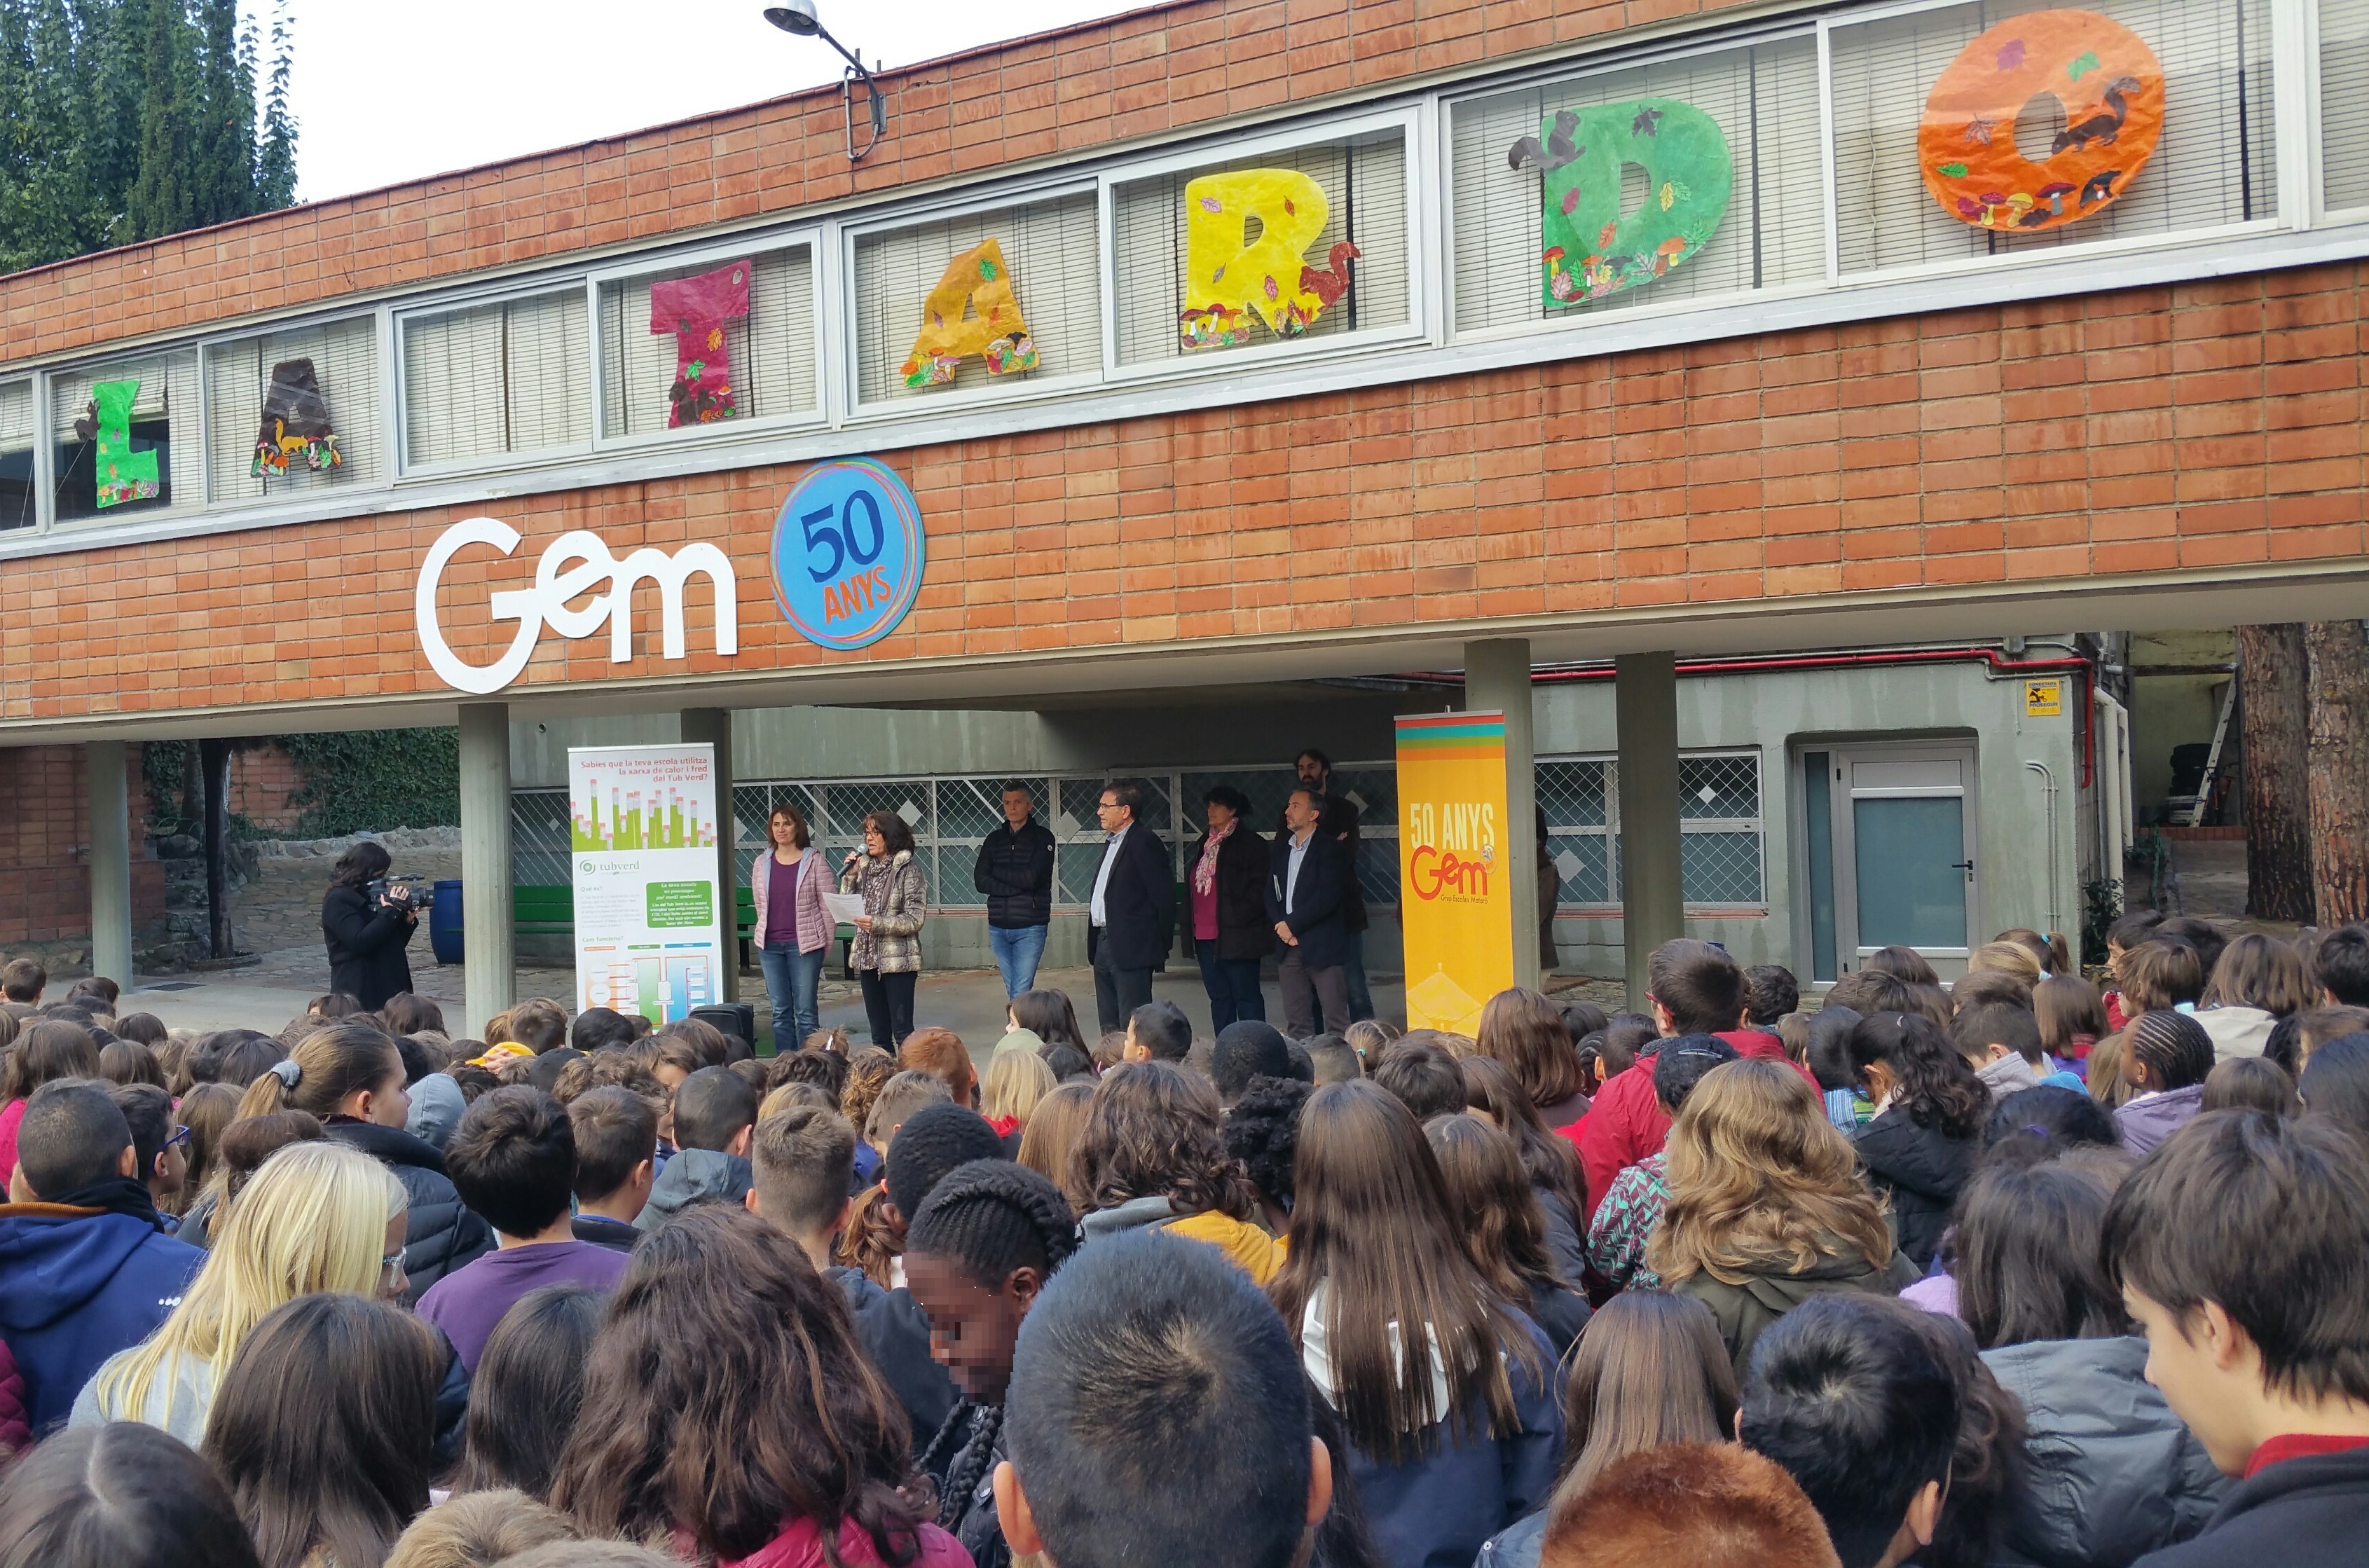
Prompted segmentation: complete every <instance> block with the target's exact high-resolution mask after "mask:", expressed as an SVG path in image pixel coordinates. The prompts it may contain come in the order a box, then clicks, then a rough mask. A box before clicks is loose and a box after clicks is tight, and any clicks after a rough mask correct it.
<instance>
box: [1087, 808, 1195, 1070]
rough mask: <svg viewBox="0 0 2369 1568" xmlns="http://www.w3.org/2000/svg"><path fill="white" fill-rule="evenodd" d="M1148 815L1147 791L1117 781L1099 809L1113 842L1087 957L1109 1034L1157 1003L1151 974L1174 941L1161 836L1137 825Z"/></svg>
mask: <svg viewBox="0 0 2369 1568" xmlns="http://www.w3.org/2000/svg"><path fill="white" fill-rule="evenodd" d="M1142 807H1143V786H1142V785H1141V784H1137V783H1135V782H1134V781H1132V780H1129V779H1119V780H1116V781H1115V782H1113V783H1111V784H1106V785H1104V787H1103V795H1102V800H1101V802H1100V803H1099V804H1098V805H1097V806H1096V807H1095V808H1094V809H1095V813H1096V815H1097V816H1098V817H1099V818H1101V820H1102V826H1103V831H1104V832H1105V833H1108V834H1109V835H1110V842H1109V844H1108V845H1107V846H1105V847H1104V850H1103V860H1102V864H1101V865H1100V866H1099V867H1097V868H1096V869H1095V872H1094V891H1093V898H1091V899H1090V900H1088V904H1087V913H1088V916H1089V918H1090V919H1091V920H1092V921H1093V923H1092V925H1091V927H1090V928H1089V929H1088V931H1087V933H1086V953H1087V958H1088V961H1089V962H1091V963H1092V964H1093V967H1094V1012H1095V1013H1097V1014H1098V1015H1099V1017H1100V1020H1101V1024H1102V1030H1103V1033H1104V1034H1108V1033H1110V1032H1111V1031H1112V1030H1114V1029H1124V1028H1126V1027H1127V1015H1128V1014H1130V1013H1133V1012H1134V1011H1135V1010H1136V1009H1137V1008H1139V1007H1141V1006H1142V1005H1143V1004H1144V1003H1145V1002H1147V1001H1150V1000H1151V971H1152V970H1153V969H1155V968H1157V967H1159V965H1160V962H1161V960H1162V958H1164V957H1165V956H1167V953H1168V944H1169V943H1170V942H1171V941H1172V940H1173V939H1174V936H1175V933H1176V873H1175V869H1174V868H1173V866H1172V865H1171V864H1169V860H1168V846H1167V845H1165V844H1163V843H1162V842H1161V841H1160V835H1159V834H1157V833H1155V832H1153V831H1152V830H1150V829H1149V828H1147V827H1145V826H1144V825H1143V824H1142V823H1140V822H1139V821H1137V820H1136V817H1137V815H1138V813H1139V812H1140V811H1141V809H1142Z"/></svg>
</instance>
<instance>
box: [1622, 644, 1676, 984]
mask: <svg viewBox="0 0 2369 1568" xmlns="http://www.w3.org/2000/svg"><path fill="white" fill-rule="evenodd" d="M1613 677H1614V687H1615V691H1614V697H1613V703H1614V707H1615V709H1616V710H1617V715H1618V723H1619V738H1620V764H1619V766H1620V932H1621V940H1622V942H1623V944H1625V945H1626V946H1627V948H1628V976H1629V1005H1630V1007H1631V1009H1632V1010H1633V1011H1635V1012H1639V1013H1643V1012H1646V1011H1648V1009H1647V1008H1646V1005H1645V960H1646V958H1647V957H1649V956H1651V955H1652V953H1653V951H1654V948H1656V947H1659V946H1660V945H1661V944H1663V943H1665V942H1667V941H1669V940H1670V939H1671V938H1672V937H1676V936H1683V935H1685V934H1686V904H1685V898H1684V895H1683V894H1682V893H1681V891H1680V888H1679V880H1678V677H1677V656H1676V655H1675V654H1667V653H1639V654H1629V655H1626V656H1624V657H1622V658H1617V659H1615V660H1613Z"/></svg>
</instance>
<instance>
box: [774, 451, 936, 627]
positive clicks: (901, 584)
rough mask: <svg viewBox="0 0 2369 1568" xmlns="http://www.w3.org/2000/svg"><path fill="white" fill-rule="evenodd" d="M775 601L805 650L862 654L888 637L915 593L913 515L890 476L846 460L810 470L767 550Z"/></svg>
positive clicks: (918, 549) (904, 491)
mask: <svg viewBox="0 0 2369 1568" xmlns="http://www.w3.org/2000/svg"><path fill="white" fill-rule="evenodd" d="M767 559H768V561H769V562H770V563H771V565H772V577H773V599H774V601H775V602H776V603H778V604H779V605H780V606H781V607H782V615H783V618H784V619H785V620H787V621H788V622H789V624H791V625H792V626H794V627H795V628H796V629H797V632H798V635H800V636H803V637H805V638H806V639H807V641H808V642H811V643H815V644H818V646H820V647H827V648H841V649H845V648H860V647H867V646H868V645H870V644H872V643H875V642H878V641H879V640H880V639H881V638H882V637H885V636H887V635H888V634H889V633H890V632H892V631H894V630H896V628H897V624H898V622H900V621H902V620H903V619H904V618H905V612H907V611H909V610H910V609H912V607H913V601H914V600H915V599H916V598H918V597H919V596H920V594H921V575H922V572H923V569H924V568H925V567H926V565H927V561H928V543H927V538H926V535H925V534H924V533H923V532H922V528H921V506H920V504H919V503H918V502H916V501H915V500H914V499H913V492H912V491H911V490H910V489H908V488H907V487H906V485H905V481H904V480H902V479H900V478H898V476H897V473H896V471H895V470H894V469H892V468H890V467H889V466H888V465H887V464H885V463H882V462H880V461H878V460H877V459H875V458H869V457H847V458H839V459H835V460H833V461H831V462H828V463H818V464H815V466H814V467H812V468H810V469H808V470H807V474H806V475H805V477H803V478H801V479H800V480H799V481H798V482H797V484H796V486H795V487H793V488H792V489H791V491H790V494H789V498H788V499H787V500H785V501H784V502H783V503H782V510H781V515H780V516H779V517H777V518H775V519H774V521H773V538H772V546H771V548H770V549H769V550H768V551H767Z"/></svg>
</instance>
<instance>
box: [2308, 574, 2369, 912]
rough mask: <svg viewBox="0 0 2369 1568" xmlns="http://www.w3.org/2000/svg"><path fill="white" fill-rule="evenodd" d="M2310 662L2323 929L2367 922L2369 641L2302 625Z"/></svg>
mask: <svg viewBox="0 0 2369 1568" xmlns="http://www.w3.org/2000/svg"><path fill="white" fill-rule="evenodd" d="M2304 647H2305V649H2306V653H2307V654H2308V656H2309V658H2310V665H2311V675H2310V679H2311V741H2310V745H2311V871H2312V887H2313V890H2314V893H2315V895H2316V897H2317V901H2318V924H2319V925H2320V927H2321V928H2322V929H2323V930H2326V929H2330V928H2333V927H2336V926H2340V925H2349V924H2351V923H2352V922H2353V921H2361V920H2369V638H2364V637H2363V634H2362V624H2361V623H2360V622H2358V621H2315V622H2313V623H2312V624H2310V625H2308V626H2306V627H2305V628H2304Z"/></svg>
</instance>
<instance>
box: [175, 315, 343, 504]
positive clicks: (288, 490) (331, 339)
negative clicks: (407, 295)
mask: <svg viewBox="0 0 2369 1568" xmlns="http://www.w3.org/2000/svg"><path fill="white" fill-rule="evenodd" d="M288 360H310V361H313V373H314V375H315V377H316V378H317V379H318V380H319V382H320V383H321V395H322V397H323V398H324V399H326V401H327V403H328V405H329V424H330V427H331V428H332V429H335V430H336V431H337V432H338V454H339V455H340V456H341V457H342V458H343V459H344V461H343V462H342V463H340V464H338V466H337V467H336V468H332V469H326V470H324V471H322V472H320V473H317V474H316V473H315V472H314V471H313V470H312V469H311V468H309V467H307V466H305V465H304V464H302V463H294V464H290V465H289V469H288V472H287V473H286V474H284V475H271V476H269V477H268V478H261V479H258V478H257V477H255V475H254V473H253V469H254V466H255V464H254V455H255V441H256V437H257V434H258V433H259V432H260V431H261V429H262V428H263V399H264V396H265V395H266V394H267V393H268V392H269V391H270V388H271V367H272V366H274V365H276V364H280V363H281V362H282V361H288ZM382 403H383V399H382V398H381V396H380V395H379V373H378V323H377V321H376V319H375V318H373V317H371V316H367V315H357V316H349V317H348V318H347V319H345V320H343V321H332V322H326V323H324V324H322V325H321V326H306V327H301V328H298V329H297V330H295V331H292V332H266V333H261V334H258V335H257V336H256V337H253V338H235V339H233V340H232V341H230V342H227V343H217V344H209V345H208V346H207V348H206V475H207V478H208V480H209V481H210V483H211V486H212V497H213V499H214V500H215V501H216V502H222V501H259V500H263V499H266V498H273V497H280V496H299V495H305V494H308V493H310V492H313V491H315V490H319V489H323V488H325V487H326V486H333V485H334V486H355V485H375V484H377V483H379V482H380V481H381V480H383V479H384V478H385V477H386V448H385V445H384V442H383V440H382V439H381V436H380V432H381V431H382V430H383V429H384V428H385V421H384V417H383V408H382V406H381V405H382Z"/></svg>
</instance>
